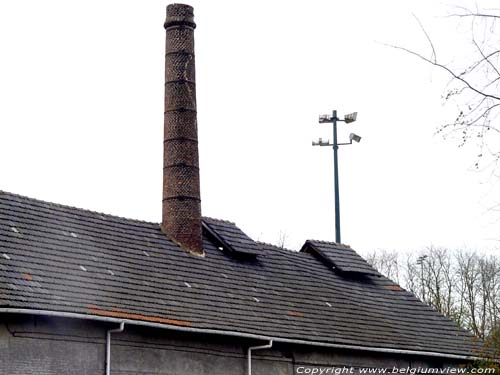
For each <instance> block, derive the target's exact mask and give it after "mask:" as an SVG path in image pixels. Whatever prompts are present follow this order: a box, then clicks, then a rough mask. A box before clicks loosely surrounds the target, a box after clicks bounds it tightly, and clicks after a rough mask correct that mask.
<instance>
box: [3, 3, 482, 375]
mask: <svg viewBox="0 0 500 375" xmlns="http://www.w3.org/2000/svg"><path fill="white" fill-rule="evenodd" d="M165 28H166V36H167V38H166V39H167V44H166V75H165V76H166V82H165V132H164V134H165V137H164V151H165V152H164V189H163V218H162V223H161V224H158V223H148V222H142V221H136V220H130V219H124V218H120V217H115V216H110V215H105V214H100V213H96V212H90V211H86V210H82V209H78V208H73V207H67V206H62V205H57V204H53V203H47V202H42V201H38V200H35V199H31V198H26V197H22V196H18V195H15V194H11V193H6V192H0V373H2V374H9V375H14V374H19V375H21V374H22V375H27V374H47V375H48V374H51V375H52V374H54V375H56V374H57V375H65V374H88V375H95V374H103V373H112V374H170V375H173V374H175V375H188V374H189V375H208V374H217V375H218V374H232V375H240V374H241V375H243V374H247V373H249V372H251V373H253V374H256V375H268V374H277V375H278V374H283V375H285V374H287V375H288V374H293V373H294V371H295V372H297V373H305V372H304V371H305V370H304V369H305V368H306V367H307V366H325V367H329V366H336V367H341V366H349V367H354V368H360V367H384V368H385V367H389V368H393V367H395V366H396V367H401V368H403V367H404V368H406V367H412V368H416V367H444V366H449V365H453V366H456V365H458V364H461V363H466V362H468V361H470V360H471V359H472V358H473V357H475V356H477V355H478V354H477V353H478V352H477V350H478V348H477V345H476V343H475V341H474V338H473V337H472V336H471V335H470V334H469V333H467V332H465V331H463V330H461V329H459V328H458V327H457V326H456V325H455V324H454V323H453V322H452V321H451V320H449V319H447V318H445V317H443V316H441V315H440V314H438V313H437V312H436V311H434V310H432V309H431V308H430V307H428V306H426V305H424V304H422V303H421V302H420V301H419V300H417V299H416V298H415V297H414V296H413V295H412V294H411V293H408V292H407V291H405V290H403V289H401V288H400V287H399V286H398V285H396V284H395V283H393V282H392V281H391V280H388V279H387V278H385V277H383V276H382V275H380V274H379V273H378V272H376V271H375V270H374V269H373V268H371V267H370V266H369V265H368V264H367V263H366V262H365V261H364V260H363V259H362V258H361V257H360V256H359V255H357V254H356V253H355V252H354V251H353V250H352V249H350V248H349V247H347V246H343V245H340V244H334V243H327V242H322V241H307V242H306V243H305V244H304V246H303V248H302V250H301V251H300V252H292V251H289V250H284V249H280V248H276V247H274V246H271V245H266V244H262V243H259V242H255V241H254V240H252V239H251V238H249V237H248V236H247V235H245V233H244V232H242V231H241V230H240V229H239V228H238V227H237V226H236V225H235V224H233V223H231V222H227V221H223V220H215V219H210V218H204V217H202V216H201V208H200V189H199V170H198V143H197V119H196V83H195V64H194V37H193V33H194V28H195V24H194V22H193V14H192V8H191V7H189V6H186V5H179V4H175V5H170V6H169V7H168V8H167V21H166V22H165ZM250 367H251V369H250ZM301 371H302V372H301Z"/></svg>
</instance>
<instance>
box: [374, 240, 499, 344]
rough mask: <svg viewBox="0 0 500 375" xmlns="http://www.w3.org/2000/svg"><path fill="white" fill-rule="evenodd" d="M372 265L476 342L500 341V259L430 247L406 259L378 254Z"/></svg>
mask: <svg viewBox="0 0 500 375" xmlns="http://www.w3.org/2000/svg"><path fill="white" fill-rule="evenodd" d="M367 261H368V262H369V263H370V264H372V265H373V267H375V268H376V269H377V270H378V271H379V272H381V273H382V274H385V275H386V276H388V277H389V278H392V279H393V280H395V281H397V282H399V280H401V281H402V284H403V285H402V286H403V287H405V288H406V289H407V290H408V291H410V292H412V293H413V294H415V295H416V296H417V297H418V298H419V299H420V300H422V301H423V302H424V303H426V304H428V305H430V306H432V307H433V308H434V309H436V310H437V311H439V312H441V313H442V314H444V315H446V316H448V317H450V318H451V319H453V320H455V321H456V322H457V324H458V325H460V326H462V327H464V328H466V329H468V330H470V331H471V332H472V333H474V334H475V335H476V336H477V337H480V338H482V339H485V340H487V341H488V340H489V341H492V340H493V341H492V342H496V341H495V340H496V338H497V336H495V335H500V332H499V330H500V258H498V257H495V256H490V257H484V256H479V255H478V254H477V253H475V252H471V251H464V250H462V251H451V250H448V249H445V248H439V247H434V246H429V247H427V248H425V249H423V250H422V251H420V252H417V253H411V254H406V255H405V254H403V255H400V254H398V253H396V252H389V251H378V252H374V253H372V254H370V255H369V256H368V257H367ZM395 270H397V271H395ZM491 337H493V338H495V339H493V338H491Z"/></svg>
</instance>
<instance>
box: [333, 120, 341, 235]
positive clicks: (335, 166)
mask: <svg viewBox="0 0 500 375" xmlns="http://www.w3.org/2000/svg"><path fill="white" fill-rule="evenodd" d="M332 121H333V174H334V179H335V181H334V185H335V242H337V243H341V240H340V198H339V163H338V155H337V151H338V149H339V145H338V143H337V111H333V112H332Z"/></svg>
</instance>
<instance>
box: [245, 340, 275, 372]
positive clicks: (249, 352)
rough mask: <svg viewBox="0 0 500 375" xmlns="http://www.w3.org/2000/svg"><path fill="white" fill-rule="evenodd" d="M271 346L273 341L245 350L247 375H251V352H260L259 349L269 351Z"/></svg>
mask: <svg viewBox="0 0 500 375" xmlns="http://www.w3.org/2000/svg"><path fill="white" fill-rule="evenodd" d="M272 346H273V340H269V344H266V345H260V346H251V347H249V348H248V350H247V358H248V373H247V375H252V350H261V349H269V348H271V347H272Z"/></svg>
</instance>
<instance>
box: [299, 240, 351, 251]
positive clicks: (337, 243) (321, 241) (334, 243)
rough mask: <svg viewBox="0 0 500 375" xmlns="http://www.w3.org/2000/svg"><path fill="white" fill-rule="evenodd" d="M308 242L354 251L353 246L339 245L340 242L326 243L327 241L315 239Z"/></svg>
mask: <svg viewBox="0 0 500 375" xmlns="http://www.w3.org/2000/svg"><path fill="white" fill-rule="evenodd" d="M306 242H311V243H314V242H317V243H323V244H327V245H334V246H338V247H343V248H346V249H350V250H353V248H352V247H351V245H347V244H343V243H339V242H333V241H325V240H315V239H308V240H307V241H306Z"/></svg>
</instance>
